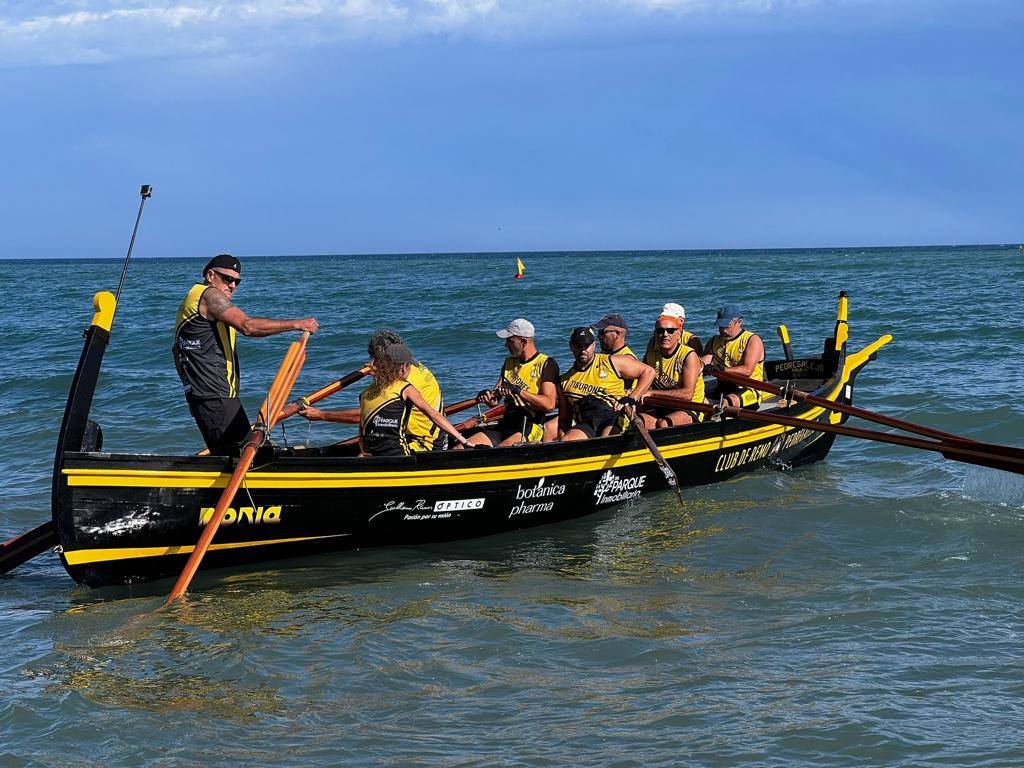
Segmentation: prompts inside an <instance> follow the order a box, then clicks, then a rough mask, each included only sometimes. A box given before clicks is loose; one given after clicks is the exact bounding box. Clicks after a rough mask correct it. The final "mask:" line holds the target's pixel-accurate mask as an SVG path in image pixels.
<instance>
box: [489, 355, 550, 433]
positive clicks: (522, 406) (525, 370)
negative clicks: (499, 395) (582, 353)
mask: <svg viewBox="0 0 1024 768" xmlns="http://www.w3.org/2000/svg"><path fill="white" fill-rule="evenodd" d="M545 369H548V370H550V371H551V376H552V379H553V380H555V381H557V380H558V363H556V362H555V361H554V360H552V359H551V358H550V357H548V356H547V355H545V354H542V353H540V352H538V353H537V354H535V355H534V356H533V357H531V358H530V359H529V360H520V359H518V358H515V357H507V358H505V363H504V364H503V365H502V366H501V379H502V381H507V382H510V383H512V384H515V385H516V386H518V387H521V388H522V389H523V390H524V391H526V392H529V393H531V394H534V395H539V394H540V383H541V380H542V378H543V375H544V371H545ZM505 406H506V409H508V408H510V407H511V408H512V409H514V410H517V411H524V412H526V413H527V414H529V415H530V416H531V417H532V418H534V419H537V420H539V419H541V418H543V417H544V416H545V414H546V411H542V410H540V409H538V408H536V407H534V406H533V405H530V404H528V403H527V402H526V401H525V400H523V398H521V397H520V396H519V395H510V396H509V397H507V398H505Z"/></svg>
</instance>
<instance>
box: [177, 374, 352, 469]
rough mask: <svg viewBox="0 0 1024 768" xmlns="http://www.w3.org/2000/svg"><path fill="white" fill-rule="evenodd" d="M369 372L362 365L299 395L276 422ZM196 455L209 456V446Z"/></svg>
mask: <svg viewBox="0 0 1024 768" xmlns="http://www.w3.org/2000/svg"><path fill="white" fill-rule="evenodd" d="M369 372H370V368H369V366H366V365H364V366H363V367H362V368H360V369H359V370H356V371H352V373H347V374H345V375H344V376H342V377H341V378H340V379H338V380H337V381H333V382H331V383H330V384H328V385H327V386H326V387H323V388H321V389H318V390H317V391H316V392H313V393H312V394H309V395H306V396H305V397H300V398H299V399H298V400H296V401H295V402H294V403H289V404H288V405H286V406H285V407H284V408H282V409H281V414H280V417H279V418H278V420H277V423H280V422H282V421H284V420H285V419H290V418H291V417H292V416H294V415H295V414H296V413H298V412H299V411H301V410H302V409H303V408H309V406H311V405H312V404H313V403H319V402H320V401H321V400H323V399H324V398H327V397H330V396H331V395H333V394H334V393H335V392H340V391H341V390H343V389H345V387H347V386H349V385H350V384H355V383H356V382H357V381H359V380H360V379H361V378H363V377H364V376H366V375H367V374H368V373H369ZM266 404H267V402H266V400H264V401H263V405H261V406H260V410H261V411H262V410H263V408H264V407H265V406H266ZM357 423H358V422H357ZM253 426H256V425H255V424H254V425H253ZM196 455H197V456H209V455H210V449H209V448H203V450H201V451H199V453H197V454H196Z"/></svg>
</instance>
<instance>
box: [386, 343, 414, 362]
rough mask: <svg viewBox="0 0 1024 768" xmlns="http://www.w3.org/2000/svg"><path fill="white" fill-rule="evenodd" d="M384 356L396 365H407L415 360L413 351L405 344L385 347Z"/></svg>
mask: <svg viewBox="0 0 1024 768" xmlns="http://www.w3.org/2000/svg"><path fill="white" fill-rule="evenodd" d="M384 356H385V357H386V358H388V360H390V361H391V362H393V363H394V364H395V365H406V364H407V363H412V362H413V360H414V358H413V356H412V351H411V350H410V349H409V348H408V347H407V346H405V344H392V345H391V346H389V347H385V348H384Z"/></svg>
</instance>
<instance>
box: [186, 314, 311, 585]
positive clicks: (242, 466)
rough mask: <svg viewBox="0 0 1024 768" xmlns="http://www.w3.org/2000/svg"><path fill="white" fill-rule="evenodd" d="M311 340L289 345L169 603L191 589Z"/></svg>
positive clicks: (306, 339)
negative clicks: (228, 478) (255, 420)
mask: <svg viewBox="0 0 1024 768" xmlns="http://www.w3.org/2000/svg"><path fill="white" fill-rule="evenodd" d="M308 339H309V331H305V332H304V333H303V334H302V337H301V338H300V339H299V340H298V341H295V342H292V344H291V346H290V347H288V353H287V354H286V355H285V356H284V360H283V361H282V362H281V367H280V368H279V369H278V371H277V375H276V376H275V377H274V382H273V383H272V384H271V385H270V391H269V392H268V393H267V399H266V401H265V402H264V407H263V408H262V409H260V418H259V421H258V422H257V426H256V427H254V428H253V430H252V431H251V432H250V433H249V437H248V438H246V441H245V445H244V446H243V447H242V453H241V456H239V459H238V466H236V467H235V471H234V473H233V474H232V475H231V479H230V480H229V481H228V485H227V487H226V488H225V489H224V492H223V493H221V495H220V499H219V500H218V501H217V506H216V507H214V510H213V515H211V516H210V520H209V522H207V524H206V527H205V528H204V529H203V533H202V535H200V537H199V541H198V543H197V544H196V547H195V549H194V550H192V554H191V555H190V556H189V558H188V562H187V563H185V568H184V569H183V570H182V572H181V576H179V577H178V581H177V582H176V583H175V585H174V588H173V589H172V590H171V594H170V595H169V596H168V598H167V602H168V604H169V603H172V602H174V601H175V600H177V599H178V598H179V597H181V596H182V595H183V594H185V590H187V589H188V585H189V584H190V583H191V581H192V577H193V576H195V574H196V571H197V570H199V564H200V563H201V562H202V560H203V555H205V554H206V550H207V549H208V548H209V546H210V543H211V542H212V541H213V537H214V534H216V533H217V528H219V527H220V523H221V520H223V519H224V513H225V512H226V511H227V508H228V507H229V506H230V505H231V502H232V501H234V498H235V494H236V493H237V492H238V489H239V487H240V486H241V485H242V480H243V479H244V478H245V473H246V472H248V471H249V467H250V466H252V462H253V459H255V458H256V451H257V449H258V448H259V447H260V445H262V444H263V441H264V440H265V439H266V435H267V433H268V432H269V431H270V430H271V429H273V428H274V425H275V424H276V423H277V422H278V420H279V418H280V415H281V408H282V407H283V406H284V403H285V401H286V400H287V399H288V395H289V394H291V391H292V387H293V386H295V379H296V378H298V375H299V371H300V370H301V369H302V364H303V363H304V362H305V361H306V342H307V341H308Z"/></svg>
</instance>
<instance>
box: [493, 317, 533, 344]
mask: <svg viewBox="0 0 1024 768" xmlns="http://www.w3.org/2000/svg"><path fill="white" fill-rule="evenodd" d="M495 333H496V334H497V336H498V338H499V339H507V338H508V337H509V336H522V337H523V338H524V339H532V338H533V335H534V330H533V323H531V322H530V321H529V320H524V319H523V318H521V317H517V318H516V319H515V320H511V321H509V324H508V325H506V326H505V329H504V330H502V331H495Z"/></svg>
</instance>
